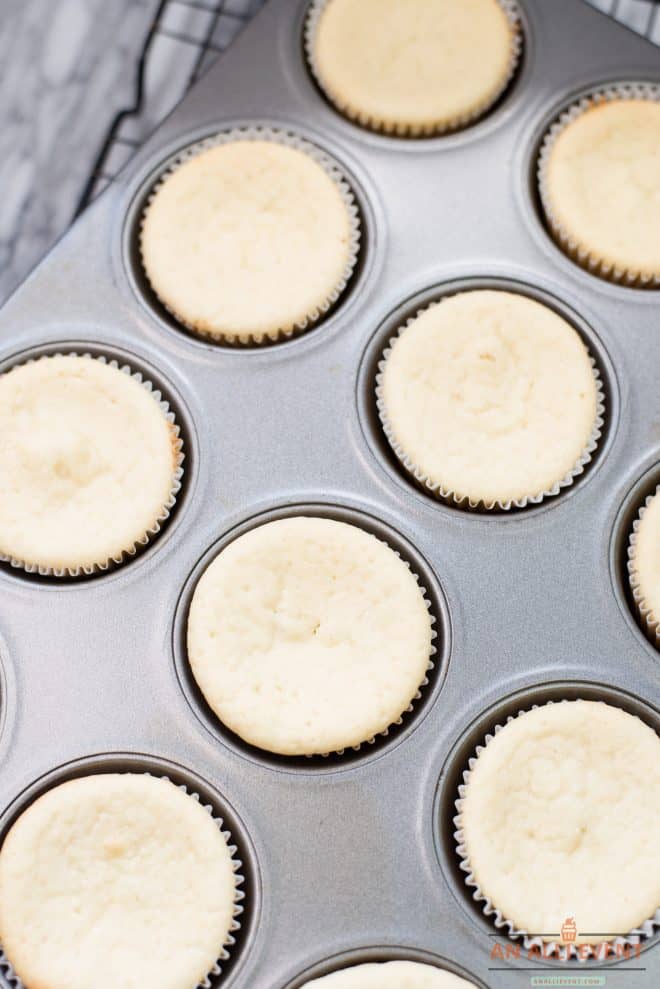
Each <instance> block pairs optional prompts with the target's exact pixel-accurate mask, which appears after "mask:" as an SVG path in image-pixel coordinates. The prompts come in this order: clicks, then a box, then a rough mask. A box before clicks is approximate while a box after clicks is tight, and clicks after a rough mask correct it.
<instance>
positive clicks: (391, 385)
mask: <svg viewBox="0 0 660 989" xmlns="http://www.w3.org/2000/svg"><path fill="white" fill-rule="evenodd" d="M379 369H380V370H379V374H378V376H377V381H376V394H377V402H378V410H379V414H380V418H381V421H382V424H383V428H384V430H385V434H386V436H387V438H388V440H389V442H390V444H391V446H392V448H393V450H394V452H395V454H396V455H397V457H398V458H399V460H400V461H401V463H402V464H403V466H404V468H405V469H406V471H408V473H409V474H410V475H411V476H412V477H413V478H414V479H415V480H416V481H418V482H419V483H420V484H421V485H422V486H423V487H424V488H425V489H426V490H427V491H430V492H431V493H432V494H434V495H436V496H438V497H441V498H445V499H447V500H450V501H453V502H455V503H457V504H466V503H467V504H469V505H470V506H472V507H481V508H486V509H491V508H496V507H497V508H510V507H511V506H512V505H514V506H516V507H523V506H524V505H526V504H527V503H528V502H534V503H536V502H539V501H540V500H541V499H542V498H543V497H545V496H547V495H553V494H557V493H558V491H559V489H560V488H561V487H563V486H566V485H568V484H571V483H572V481H573V479H574V477H575V476H576V475H577V474H579V473H581V471H582V470H583V469H584V465H585V463H587V462H588V461H589V460H590V459H591V453H592V451H593V450H594V449H595V446H596V441H597V438H598V436H599V435H600V427H601V426H602V411H603V408H602V394H601V393H600V390H599V383H598V380H597V376H596V370H595V365H594V363H593V361H592V360H591V358H590V357H589V354H588V352H587V350H586V348H585V346H584V344H583V343H582V340H581V338H580V336H579V335H578V333H577V332H576V331H575V330H574V329H573V327H572V326H570V324H569V323H567V322H566V320H565V319H563V318H562V317H561V316H559V315H558V314H557V313H556V312H554V310H552V309H549V308H548V307H547V306H544V305H541V303H539V302H535V301H534V300H533V299H530V298H527V297H526V296H522V295H516V294H513V293H511V292H501V291H490V290H475V291H470V292H462V293H460V294H458V295H453V296H451V297H448V298H445V299H443V300H442V301H440V302H437V303H433V304H432V305H430V306H429V307H428V308H427V309H424V310H423V311H421V312H419V313H418V314H417V316H415V317H414V319H411V320H410V321H409V322H408V323H407V324H406V326H405V327H403V329H402V330H401V331H400V332H399V335H398V336H397V337H395V338H394V339H393V340H391V341H390V345H389V347H388V349H387V350H386V351H385V354H384V358H383V361H382V362H381V364H380V365H379Z"/></svg>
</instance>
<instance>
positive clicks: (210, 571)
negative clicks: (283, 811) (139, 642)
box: [188, 516, 433, 755]
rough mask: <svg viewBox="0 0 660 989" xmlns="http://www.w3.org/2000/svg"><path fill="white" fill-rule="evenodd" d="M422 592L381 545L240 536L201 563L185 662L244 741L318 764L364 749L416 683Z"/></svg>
mask: <svg viewBox="0 0 660 989" xmlns="http://www.w3.org/2000/svg"><path fill="white" fill-rule="evenodd" d="M432 638H433V633H432V624H431V617H430V615H429V610H428V607H427V604H426V601H425V599H424V594H423V592H422V590H421V588H420V587H419V585H418V583H417V580H416V578H415V576H414V575H413V574H412V572H411V570H410V569H409V567H408V566H407V565H406V563H404V562H403V560H402V559H401V558H400V557H399V556H398V555H397V554H396V553H395V552H394V551H393V550H392V549H390V548H389V546H387V545H386V544H385V543H384V542H382V541H381V540H379V539H377V538H376V537H375V536H372V535H370V534H369V533H367V532H365V531H364V530H363V529H360V528H358V527H357V526H354V525H348V524H346V523H344V522H337V521H334V520H331V519H324V518H315V517H303V516H300V517H297V518H291V519H280V520H278V521H274V522H268V523H265V524H264V525H260V526H258V527H257V528H255V529H252V530H250V531H249V532H247V533H245V534H244V535H242V536H239V537H238V538H237V539H235V540H234V541H233V542H232V543H230V544H229V545H228V546H227V547H226V548H225V549H223V550H222V551H221V552H220V553H219V554H218V556H217V557H216V558H215V559H214V560H213V562H212V563H211V564H209V566H208V568H207V569H206V570H205V572H204V574H203V575H202V577H201V578H200V580H199V583H198V584H197V587H196V588H195V592H194V595H193V599H192V603H191V606H190V613H189V617H188V658H189V661H190V665H191V669H192V672H193V675H194V677H195V680H196V681H197V683H198V685H199V687H200V689H201V691H202V693H203V694H204V696H205V698H206V700H207V702H208V704H209V706H210V707H211V708H212V710H213V711H214V712H215V713H216V714H217V715H218V717H219V718H220V720H221V721H222V722H223V723H224V724H225V725H226V726H227V727H228V728H230V729H231V730H232V731H234V732H236V734H238V735H239V736H240V737H241V738H243V739H244V740H245V741H246V742H249V743H251V744H253V745H257V746H259V747H260V748H263V749H267V750H269V751H271V752H276V753H280V754H282V755H315V754H325V753H328V752H334V751H339V750H341V749H344V748H347V747H349V746H357V745H360V744H361V743H362V742H366V741H369V740H370V739H372V738H373V737H374V736H375V735H376V734H378V733H379V732H383V731H385V729H387V728H388V727H389V726H390V725H392V724H393V723H394V722H396V721H397V720H398V718H399V717H400V716H401V715H402V714H403V712H404V711H406V709H407V708H408V707H409V705H410V703H411V701H412V700H413V699H414V698H415V696H416V694H417V692H418V690H419V688H420V686H421V685H422V683H423V682H424V681H425V677H426V673H427V671H428V669H429V664H430V660H431V654H432Z"/></svg>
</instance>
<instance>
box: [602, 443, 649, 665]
mask: <svg viewBox="0 0 660 989" xmlns="http://www.w3.org/2000/svg"><path fill="white" fill-rule="evenodd" d="M658 486H660V451H658V453H657V459H656V462H655V463H654V464H652V465H651V466H650V467H648V468H647V469H646V470H645V471H644V473H643V474H642V475H641V476H640V477H638V478H637V480H636V481H635V483H634V484H633V485H632V487H631V488H629V490H628V492H627V494H626V495H625V497H624V499H623V501H622V503H621V505H620V507H619V510H618V512H617V516H616V519H615V521H614V526H613V528H612V534H611V539H610V570H611V574H612V584H613V586H614V592H615V595H616V598H617V601H618V604H619V607H620V609H621V611H622V613H623V615H624V617H625V619H626V621H627V622H628V624H629V625H630V627H631V628H632V630H633V632H634V634H635V635H636V636H637V637H638V638H640V641H641V642H642V644H643V645H645V646H647V647H650V648H651V650H652V652H653V655H654V656H655V657H658V648H657V646H656V643H655V639H654V638H653V637H652V636H651V635H650V633H649V632H648V630H647V629H645V628H644V627H643V625H642V622H641V619H640V615H639V613H638V611H637V606H636V604H635V599H634V596H633V592H632V587H631V586H630V574H629V572H628V546H629V544H630V536H631V534H632V531H633V523H634V522H635V520H636V519H637V516H638V515H639V511H640V509H641V508H642V507H643V505H644V503H645V501H646V499H647V498H648V497H649V495H652V494H654V493H655V491H656V489H657V488H658Z"/></svg>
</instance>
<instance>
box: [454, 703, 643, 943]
mask: <svg viewBox="0 0 660 989" xmlns="http://www.w3.org/2000/svg"><path fill="white" fill-rule="evenodd" d="M460 815H461V822H460V824H459V827H460V828H461V829H462V832H463V845H464V847H465V858H466V861H467V864H468V865H469V867H470V871H471V872H472V875H473V876H474V880H475V882H476V883H477V885H478V886H479V888H480V890H481V892H482V893H483V895H484V896H486V897H487V898H488V899H489V900H490V901H491V902H492V904H493V906H494V907H495V908H496V909H497V910H499V912H500V913H501V914H502V916H503V917H504V919H505V920H508V921H510V922H512V923H513V924H514V925H515V927H516V928H518V929H519V930H524V931H527V932H529V933H530V934H538V935H544V936H545V937H544V940H546V941H552V940H558V939H559V935H560V932H561V926H562V924H563V922H564V920H565V919H566V918H567V917H571V918H574V920H575V923H576V926H577V931H578V932H579V936H578V938H577V941H578V943H590V944H597V943H600V942H602V941H609V940H612V939H613V938H614V936H615V935H618V934H620V935H624V934H627V933H628V932H629V931H632V930H633V928H635V927H637V926H639V925H640V924H642V923H643V922H644V921H645V920H648V919H650V918H651V917H653V915H654V913H655V911H656V909H657V908H658V904H660V846H659V845H658V842H657V841H656V840H655V836H656V835H657V834H658V833H659V832H660V739H659V738H658V736H657V735H656V733H655V732H654V731H653V729H652V728H650V727H649V726H648V725H646V724H645V723H644V722H643V721H641V720H640V719H639V718H637V717H635V716H634V715H632V714H627V713H626V712H625V711H622V710H620V709H619V708H616V707H612V706H610V705H608V704H604V703H602V702H600V701H583V700H576V701H563V702H561V703H555V704H546V705H544V706H543V707H539V708H535V709H534V710H531V711H527V712H525V713H523V714H520V715H519V716H518V717H516V718H514V719H513V720H511V721H509V722H508V723H507V724H506V725H505V726H504V727H503V728H501V729H500V730H499V731H498V732H497V733H496V734H495V735H494V737H493V738H492V739H491V740H490V741H488V743H487V744H486V745H485V746H484V748H483V749H482V750H481V752H480V753H479V755H478V756H477V758H476V760H475V762H474V763H473V765H472V767H471V769H470V773H469V777H468V779H467V782H466V787H465V792H464V798H463V803H462V809H461V811H460ZM552 935H554V937H553V936H552Z"/></svg>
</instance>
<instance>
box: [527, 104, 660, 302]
mask: <svg viewBox="0 0 660 989" xmlns="http://www.w3.org/2000/svg"><path fill="white" fill-rule="evenodd" d="M659 93H660V89H657V88H654V87H646V88H644V87H639V88H638V89H633V90H626V89H624V88H621V89H620V90H613V91H609V92H604V93H597V94H596V95H594V96H591V97H588V98H587V99H584V100H582V101H581V102H580V103H578V104H576V105H575V106H572V107H570V108H569V109H568V110H567V111H566V112H565V113H564V114H562V116H561V118H560V119H559V121H558V123H556V124H555V125H554V127H553V128H552V129H551V130H550V133H549V134H548V136H547V137H546V140H545V143H544V145H543V148H542V152H541V158H540V166H539V180H540V191H541V199H542V203H543V208H544V211H545V215H546V219H547V222H548V226H549V228H550V231H551V233H552V234H553V236H554V237H555V239H556V240H557V242H558V243H559V245H560V246H561V247H562V248H563V249H564V250H565V251H566V252H567V253H568V254H569V255H570V256H572V257H573V258H575V259H576V260H577V261H579V263H580V264H582V265H584V266H585V267H587V268H589V269H591V270H592V271H593V272H594V273H595V274H598V275H601V276H603V277H607V278H610V279H613V280H614V281H621V282H625V283H628V284H633V285H657V284H658V283H659V282H660V195H659V194H658V188H659V185H660V182H659V169H658V160H660V102H659V95H658V94H659Z"/></svg>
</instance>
